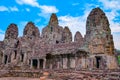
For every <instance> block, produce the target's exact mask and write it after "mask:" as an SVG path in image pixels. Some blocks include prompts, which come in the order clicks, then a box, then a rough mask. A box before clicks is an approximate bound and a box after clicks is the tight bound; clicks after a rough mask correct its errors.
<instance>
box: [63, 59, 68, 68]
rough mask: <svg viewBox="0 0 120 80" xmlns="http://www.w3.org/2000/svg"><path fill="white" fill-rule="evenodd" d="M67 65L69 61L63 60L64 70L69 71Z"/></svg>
mask: <svg viewBox="0 0 120 80" xmlns="http://www.w3.org/2000/svg"><path fill="white" fill-rule="evenodd" d="M67 63H68V59H67V58H66V57H65V58H63V69H67Z"/></svg>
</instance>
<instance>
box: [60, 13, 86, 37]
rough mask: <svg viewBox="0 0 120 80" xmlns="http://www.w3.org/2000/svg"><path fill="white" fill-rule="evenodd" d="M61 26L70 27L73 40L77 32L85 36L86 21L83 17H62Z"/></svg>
mask: <svg viewBox="0 0 120 80" xmlns="http://www.w3.org/2000/svg"><path fill="white" fill-rule="evenodd" d="M59 24H60V25H61V26H68V27H69V29H70V31H71V32H72V36H73V38H74V35H75V33H76V32H77V31H80V33H81V34H82V35H83V36H84V34H85V19H83V16H78V17H73V16H69V15H66V16H60V17H59Z"/></svg>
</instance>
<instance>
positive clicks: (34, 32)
mask: <svg viewBox="0 0 120 80" xmlns="http://www.w3.org/2000/svg"><path fill="white" fill-rule="evenodd" d="M23 36H26V37H28V38H32V37H40V32H39V29H38V28H37V27H36V26H35V25H34V23H33V22H28V23H27V25H26V26H25V29H24V32H23Z"/></svg>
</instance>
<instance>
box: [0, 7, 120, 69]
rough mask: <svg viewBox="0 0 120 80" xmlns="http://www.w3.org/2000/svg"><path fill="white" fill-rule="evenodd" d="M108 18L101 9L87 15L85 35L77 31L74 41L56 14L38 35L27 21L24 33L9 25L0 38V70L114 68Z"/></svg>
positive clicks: (115, 67) (14, 25)
mask: <svg viewBox="0 0 120 80" xmlns="http://www.w3.org/2000/svg"><path fill="white" fill-rule="evenodd" d="M117 66H118V65H117V61H116V57H115V54H114V42H113V36H112V34H111V30H110V27H109V21H108V19H107V17H106V15H105V13H104V12H103V11H102V10H101V9H100V8H95V9H93V10H92V11H91V12H90V14H89V15H88V17H87V21H86V34H85V36H84V37H83V36H82V35H81V33H80V32H78V31H77V32H76V34H75V36H74V41H73V40H72V33H71V31H70V30H69V28H68V27H67V26H65V27H64V28H63V27H62V26H60V25H59V22H58V18H57V16H56V14H54V13H53V14H52V15H51V17H50V21H49V23H48V25H47V26H46V27H44V28H43V30H42V32H41V34H40V32H39V29H38V28H37V27H36V26H35V25H34V23H33V22H28V23H27V24H26V26H25V28H24V31H23V36H22V37H18V27H17V25H16V24H10V25H9V26H8V28H7V30H6V33H5V38H4V40H3V41H0V69H13V70H14V69H20V70H24V69H117Z"/></svg>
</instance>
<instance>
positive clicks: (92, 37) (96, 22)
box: [84, 8, 116, 68]
mask: <svg viewBox="0 0 120 80" xmlns="http://www.w3.org/2000/svg"><path fill="white" fill-rule="evenodd" d="M84 45H85V46H86V47H87V48H88V51H89V53H90V54H92V55H93V56H94V57H95V58H96V60H95V61H96V62H95V63H96V65H97V67H100V64H101V65H102V64H105V65H106V66H107V67H108V68H114V67H116V64H115V63H114V62H115V61H114V60H115V59H114V43H113V36H112V34H111V29H110V27H109V21H108V19H107V17H106V15H105V13H104V12H103V11H102V10H101V9H100V8H94V9H93V10H92V11H91V12H90V14H89V15H88V17H87V21H86V35H85V44H84ZM106 58H108V59H106ZM100 61H101V62H100ZM102 61H103V62H104V63H103V62H102ZM113 64H115V66H112V65H113Z"/></svg>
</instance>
